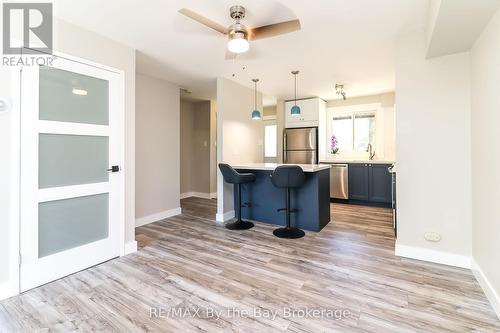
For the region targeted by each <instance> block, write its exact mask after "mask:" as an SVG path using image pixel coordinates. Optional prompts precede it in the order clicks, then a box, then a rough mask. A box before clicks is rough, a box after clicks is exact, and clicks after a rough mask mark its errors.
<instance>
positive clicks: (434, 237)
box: [424, 232, 441, 242]
mask: <svg viewBox="0 0 500 333" xmlns="http://www.w3.org/2000/svg"><path fill="white" fill-rule="evenodd" d="M424 238H425V240H427V241H429V242H439V241H440V240H441V235H440V234H438V233H437V232H426V233H425V234H424Z"/></svg>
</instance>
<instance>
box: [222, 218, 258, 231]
mask: <svg viewBox="0 0 500 333" xmlns="http://www.w3.org/2000/svg"><path fill="white" fill-rule="evenodd" d="M253 226H254V224H253V223H252V222H249V221H243V220H239V221H236V222H231V223H226V225H225V227H226V229H229V230H248V229H251V228H253Z"/></svg>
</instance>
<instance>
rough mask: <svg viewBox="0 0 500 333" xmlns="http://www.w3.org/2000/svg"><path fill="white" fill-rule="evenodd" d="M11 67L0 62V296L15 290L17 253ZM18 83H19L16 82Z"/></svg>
mask: <svg viewBox="0 0 500 333" xmlns="http://www.w3.org/2000/svg"><path fill="white" fill-rule="evenodd" d="M16 77H19V72H18V71H17V72H16V73H14V70H13V69H12V68H8V67H2V66H0V98H1V99H3V100H5V101H7V103H8V105H9V108H8V109H7V111H3V112H0V156H2V162H1V163H0V253H1V254H2V255H0V299H3V298H7V297H9V296H12V295H14V294H16V293H17V291H18V289H19V287H18V257H17V255H16V254H17V253H19V248H18V246H19V242H18V240H19V236H18V235H19V234H18V228H19V214H18V211H19V207H18V204H19V202H18V197H19V192H18V191H19V186H18V184H19V178H18V177H19V175H18V172H17V170H18V169H19V164H18V162H19V154H18V153H17V152H16V151H17V150H18V149H19V140H18V138H19V123H18V120H19V103H18V98H16V96H15V95H14V89H15V88H16V87H15V86H14V85H16V83H15V82H13V81H12V80H13V79H14V78H16ZM17 86H18V87H19V83H17Z"/></svg>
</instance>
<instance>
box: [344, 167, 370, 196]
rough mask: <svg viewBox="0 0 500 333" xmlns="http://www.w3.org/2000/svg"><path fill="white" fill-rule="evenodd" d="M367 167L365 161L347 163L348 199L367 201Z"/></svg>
mask: <svg viewBox="0 0 500 333" xmlns="http://www.w3.org/2000/svg"><path fill="white" fill-rule="evenodd" d="M368 178H369V169H368V164H365V163H359V164H358V163H356V164H354V163H352V164H351V163H349V200H361V201H368V198H369V187H368V184H369V179H368Z"/></svg>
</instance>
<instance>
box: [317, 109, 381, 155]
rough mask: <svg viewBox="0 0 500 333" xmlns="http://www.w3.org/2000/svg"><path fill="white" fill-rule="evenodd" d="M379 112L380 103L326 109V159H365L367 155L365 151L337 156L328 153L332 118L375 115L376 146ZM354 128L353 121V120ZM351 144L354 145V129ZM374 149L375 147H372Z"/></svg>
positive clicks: (346, 152) (341, 153) (376, 143)
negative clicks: (366, 114)
mask: <svg viewBox="0 0 500 333" xmlns="http://www.w3.org/2000/svg"><path fill="white" fill-rule="evenodd" d="M380 111H381V104H380V103H372V104H358V105H351V106H341V107H330V108H327V109H326V147H327V149H326V155H327V158H328V159H331V158H333V157H334V156H337V157H338V156H340V157H345V158H349V159H350V158H366V157H367V155H368V153H367V152H366V151H365V150H354V149H353V150H348V151H347V150H344V151H340V152H339V154H337V155H334V154H332V153H330V135H331V133H332V118H333V117H339V116H350V117H351V118H353V117H354V116H355V115H356V114H363V113H374V114H375V124H376V125H375V146H377V145H378V141H379V140H378V138H379V134H378V126H377V123H378V122H379V115H380ZM353 126H354V120H353ZM352 135H353V144H354V136H355V133H354V128H353V133H352ZM373 148H374V149H375V147H373Z"/></svg>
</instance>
